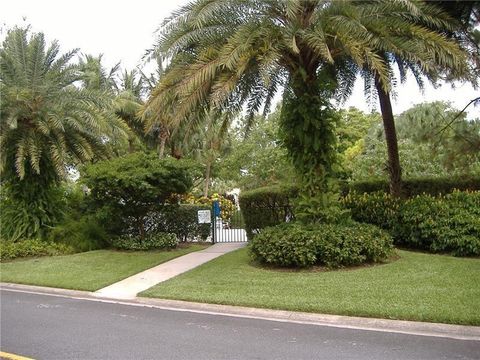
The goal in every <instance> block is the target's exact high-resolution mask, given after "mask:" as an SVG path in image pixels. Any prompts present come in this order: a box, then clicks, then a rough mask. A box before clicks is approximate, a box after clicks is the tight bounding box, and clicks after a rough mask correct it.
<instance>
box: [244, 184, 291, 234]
mask: <svg viewBox="0 0 480 360" xmlns="http://www.w3.org/2000/svg"><path fill="white" fill-rule="evenodd" d="M297 194H298V188H296V187H293V186H280V185H277V186H269V187H263V188H259V189H255V190H250V191H244V192H242V193H241V195H240V199H239V202H240V209H241V210H242V215H243V218H244V221H245V231H246V232H247V237H248V239H249V240H251V239H252V238H253V237H254V235H255V234H257V233H258V232H259V231H260V230H262V229H263V228H265V227H268V226H274V225H277V224H281V223H284V222H286V221H290V220H293V210H292V207H293V201H292V200H293V199H294V198H295V197H296V195H297Z"/></svg>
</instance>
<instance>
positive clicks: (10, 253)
mask: <svg viewBox="0 0 480 360" xmlns="http://www.w3.org/2000/svg"><path fill="white" fill-rule="evenodd" d="M74 252H75V251H74V249H73V248H72V247H70V246H68V245H65V244H57V243H52V242H46V241H42V240H39V239H28V240H22V241H19V242H13V241H8V240H0V259H1V260H2V261H5V260H11V259H16V258H22V257H32V256H54V255H63V254H72V253H74Z"/></svg>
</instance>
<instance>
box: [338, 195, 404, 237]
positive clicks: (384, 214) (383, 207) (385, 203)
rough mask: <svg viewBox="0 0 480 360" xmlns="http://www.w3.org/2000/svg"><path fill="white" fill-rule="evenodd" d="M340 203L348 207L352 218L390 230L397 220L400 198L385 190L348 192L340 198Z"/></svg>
mask: <svg viewBox="0 0 480 360" xmlns="http://www.w3.org/2000/svg"><path fill="white" fill-rule="evenodd" d="M341 202H342V204H343V205H344V206H345V207H346V208H348V209H350V211H351V216H352V218H353V219H354V220H356V221H358V222H362V223H369V224H373V225H377V226H379V227H381V228H382V229H388V230H391V229H393V228H394V226H395V224H396V223H397V222H398V219H397V216H398V209H399V207H400V204H401V200H399V199H396V198H393V197H392V196H390V195H389V194H387V193H385V192H374V193H370V194H367V193H363V194H358V193H349V194H347V195H346V196H345V197H343V198H342V199H341Z"/></svg>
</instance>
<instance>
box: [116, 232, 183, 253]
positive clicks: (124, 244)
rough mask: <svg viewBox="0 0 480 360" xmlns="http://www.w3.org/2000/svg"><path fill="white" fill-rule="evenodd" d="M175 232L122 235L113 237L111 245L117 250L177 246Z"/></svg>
mask: <svg viewBox="0 0 480 360" xmlns="http://www.w3.org/2000/svg"><path fill="white" fill-rule="evenodd" d="M177 243H178V241H177V238H176V236H175V234H170V233H162V232H156V233H153V234H148V235H147V236H145V237H143V238H142V237H140V236H130V235H123V236H119V237H117V238H115V239H114V240H113V241H112V243H111V245H112V246H113V247H114V248H116V249H119V250H136V251H146V250H159V249H174V248H175V247H176V246H177Z"/></svg>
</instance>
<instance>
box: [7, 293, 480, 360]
mask: <svg viewBox="0 0 480 360" xmlns="http://www.w3.org/2000/svg"><path fill="white" fill-rule="evenodd" d="M0 300H1V329H0V330H1V333H0V335H1V337H0V348H1V351H4V352H6V353H12V354H17V355H21V356H26V357H30V358H34V359H195V360H201V359H296V360H301V359H382V360H384V359H435V360H437V359H479V358H480V341H474V340H458V339H452V338H445V337H429V336H418V335H407V334H401V333H390V332H380V331H370V330H355V329H347V328H338V327H331V326H319V325H308V324H298V323H289V322H278V321H270V320H260V319H250V318H239V317H232V316H226V315H212V314H201V313H195V312H189V311H175V310H164V309H159V308H151V307H148V306H133V305H125V304H116V303H108V302H102V301H92V300H83V299H74V298H68V297H63V296H51V295H46V294H33V293H25V292H18V291H11V290H8V289H2V290H1V292H0Z"/></svg>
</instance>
